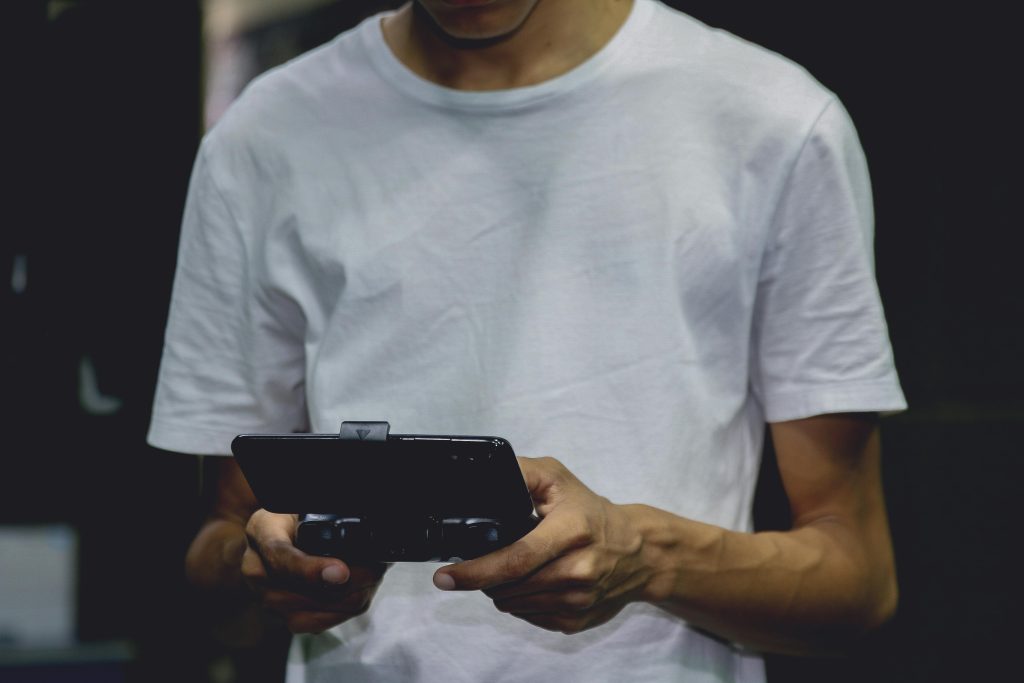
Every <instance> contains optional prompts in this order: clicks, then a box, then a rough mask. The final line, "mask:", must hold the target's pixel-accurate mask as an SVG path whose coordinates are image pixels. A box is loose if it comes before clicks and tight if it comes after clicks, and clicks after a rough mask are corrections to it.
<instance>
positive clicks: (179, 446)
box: [146, 418, 244, 456]
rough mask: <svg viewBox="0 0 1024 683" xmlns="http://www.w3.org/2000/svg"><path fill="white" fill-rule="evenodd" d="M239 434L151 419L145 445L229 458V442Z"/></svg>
mask: <svg viewBox="0 0 1024 683" xmlns="http://www.w3.org/2000/svg"><path fill="white" fill-rule="evenodd" d="M243 431H244V430H243ZM241 433H242V432H241V431H232V430H227V429H218V428H213V427H197V426H196V425H194V424H184V423H181V422H173V421H169V420H164V419H160V418H153V420H152V421H151V422H150V424H149V432H148V433H147V435H146V443H148V444H149V445H150V446H153V447H154V448H159V449H162V450H165V451H173V452H176V453H187V454H190V455H226V456H230V455H231V440H232V439H234V438H235V436H237V435H238V434H241Z"/></svg>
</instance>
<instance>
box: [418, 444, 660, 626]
mask: <svg viewBox="0 0 1024 683" xmlns="http://www.w3.org/2000/svg"><path fill="white" fill-rule="evenodd" d="M519 466H520V468H521V469H522V471H523V477H524V478H525V480H526V484H527V487H528V488H529V490H530V494H531V495H532V497H533V501H534V506H535V507H536V509H537V512H538V514H539V515H540V516H541V518H542V519H541V522H540V524H539V525H538V526H537V528H536V529H534V530H533V531H532V532H530V533H529V534H527V535H526V536H524V537H523V538H521V539H520V540H518V541H516V542H515V543H513V544H512V545H509V546H508V547H505V548H502V549H501V550H497V551H495V552H493V553H490V554H488V555H484V556H483V557H479V558H477V559H474V560H467V561H465V562H460V563H458V564H453V565H448V566H445V567H443V568H441V569H439V570H437V572H435V574H434V584H435V585H436V586H437V587H438V588H442V589H444V590H483V591H484V593H486V594H487V595H488V596H489V597H490V598H491V599H492V600H494V605H495V606H496V607H497V608H498V609H499V610H501V611H502V612H507V613H509V614H512V615H513V616H516V617H519V618H520V619H524V620H525V621H528V622H530V623H531V624H535V625H537V626H540V627H541V628H545V629H548V630H552V631H561V632H563V633H578V632H580V631H583V630H586V629H588V628H592V627H594V626H597V625H599V624H602V623H604V622H606V621H608V620H609V619H611V618H612V617H614V616H615V615H616V614H618V612H619V611H620V610H621V609H622V608H623V607H625V605H626V604H627V603H629V602H631V601H634V600H638V599H640V594H641V591H642V590H643V587H644V585H645V584H646V582H647V580H648V578H649V576H650V573H651V570H650V568H648V567H647V566H646V565H645V563H644V562H643V559H642V550H643V545H644V543H643V536H642V535H641V533H640V530H639V528H638V524H637V517H636V516H637V515H638V514H641V511H640V508H643V507H644V506H633V505H615V504H614V503H612V502H610V501H609V500H608V499H606V498H603V497H601V496H599V495H597V494H596V493H594V492H593V491H591V490H590V489H589V488H587V487H586V486H584V484H583V483H582V482H581V481H580V480H579V479H577V478H576V477H575V476H573V474H572V472H570V471H569V470H568V469H566V468H565V466H564V465H562V463H560V462H558V461H557V460H555V459H553V458H523V457H520V458H519Z"/></svg>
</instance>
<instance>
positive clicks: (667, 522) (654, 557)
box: [623, 504, 678, 604]
mask: <svg viewBox="0 0 1024 683" xmlns="http://www.w3.org/2000/svg"><path fill="white" fill-rule="evenodd" d="M623 508H624V509H625V511H626V514H627V515H629V517H630V520H631V522H632V524H633V528H634V530H635V531H636V533H638V534H639V535H640V538H641V549H640V562H641V564H642V568H643V569H642V574H643V576H644V577H645V578H644V581H643V584H642V586H641V587H640V590H639V592H638V594H639V599H640V600H642V601H643V602H650V603H655V604H656V603H659V602H662V601H664V600H667V599H668V598H669V596H670V595H671V594H672V591H673V586H674V585H675V581H676V575H677V571H676V567H677V566H678V565H677V564H676V561H675V559H674V556H675V554H676V546H677V542H676V541H675V540H674V536H673V533H672V530H671V523H672V519H671V517H673V515H671V514H669V513H667V512H665V511H664V510H659V509H657V508H653V507H651V506H649V505H641V504H633V505H624V506H623Z"/></svg>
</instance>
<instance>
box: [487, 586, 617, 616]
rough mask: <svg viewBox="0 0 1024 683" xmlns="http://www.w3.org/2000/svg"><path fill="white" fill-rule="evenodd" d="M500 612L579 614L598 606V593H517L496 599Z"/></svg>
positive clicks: (588, 591) (495, 602)
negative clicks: (510, 596)
mask: <svg viewBox="0 0 1024 683" xmlns="http://www.w3.org/2000/svg"><path fill="white" fill-rule="evenodd" d="M494 606H495V607H496V608H497V609H498V611H499V612H506V613H508V614H513V615H516V616H521V615H526V614H552V613H554V614H569V615H572V614H578V613H580V612H586V611H588V610H591V609H593V608H594V607H595V606H597V594H596V593H595V592H593V591H590V590H570V591H547V592H544V593H533V594H531V595H517V596H515V597H512V598H500V599H497V600H495V601H494Z"/></svg>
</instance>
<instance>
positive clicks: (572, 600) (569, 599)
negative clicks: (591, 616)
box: [564, 591, 597, 612]
mask: <svg viewBox="0 0 1024 683" xmlns="http://www.w3.org/2000/svg"><path fill="white" fill-rule="evenodd" d="M564 602H565V605H566V607H568V608H569V609H570V610H571V611H573V612H586V611H588V610H590V609H592V608H593V607H594V605H596V604H597V595H596V594H595V593H593V592H591V591H574V592H572V593H567V594H566V595H565V597H564Z"/></svg>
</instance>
